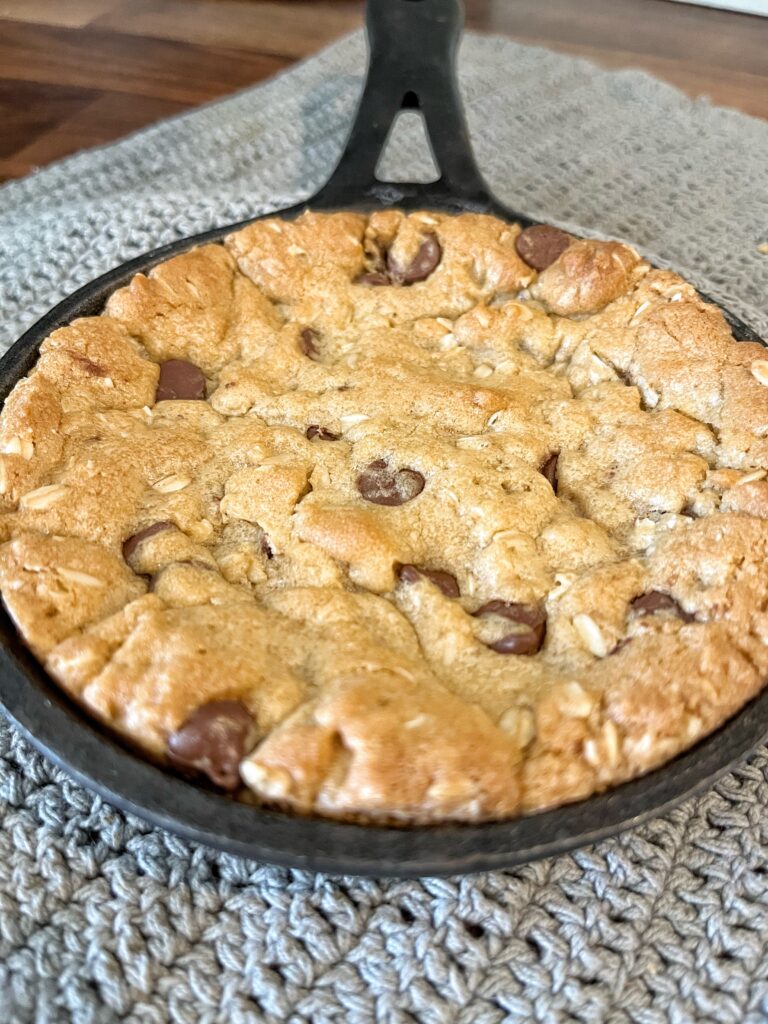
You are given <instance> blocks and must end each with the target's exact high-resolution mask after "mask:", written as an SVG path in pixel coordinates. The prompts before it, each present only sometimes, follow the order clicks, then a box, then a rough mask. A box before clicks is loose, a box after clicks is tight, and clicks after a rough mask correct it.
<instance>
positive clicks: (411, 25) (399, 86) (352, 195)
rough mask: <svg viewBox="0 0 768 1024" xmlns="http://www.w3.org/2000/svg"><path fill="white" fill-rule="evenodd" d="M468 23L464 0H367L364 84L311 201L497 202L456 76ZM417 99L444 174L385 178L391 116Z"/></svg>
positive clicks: (389, 203)
mask: <svg viewBox="0 0 768 1024" xmlns="http://www.w3.org/2000/svg"><path fill="white" fill-rule="evenodd" d="M463 23H464V11H463V7H462V4H461V0H368V3H367V8H366V29H367V33H368V45H369V50H370V58H369V66H368V76H367V79H366V82H365V88H364V89H363V94H362V97H361V99H360V103H359V105H358V108H357V113H356V115H355V120H354V123H353V125H352V130H351V132H350V133H349V137H348V139H347V142H346V145H345V147H344V152H343V153H342V156H341V159H340V160H339V162H338V164H337V166H336V169H335V170H334V172H333V174H332V175H331V177H330V179H329V180H328V182H327V183H326V184H325V185H324V186H323V187H322V188H321V189H320V191H319V192H318V193H317V195H315V196H314V197H313V198H312V199H310V200H309V202H308V205H310V206H312V207H315V208H317V207H326V208H327V207H338V206H344V205H348V204H350V203H357V202H363V203H364V202H366V201H370V202H374V203H376V204H377V205H380V204H381V205H386V206H392V205H396V204H397V203H399V202H402V201H403V199H406V200H408V199H410V200H412V201H414V200H415V201H425V202H429V201H435V200H441V201H443V202H444V203H450V201H451V200H454V201H459V202H461V204H462V206H463V208H465V209H466V208H467V206H472V205H475V204H476V205H477V206H478V207H485V206H488V205H489V204H492V203H493V198H492V197H491V195H490V193H489V191H488V189H487V187H486V185H485V183H484V181H483V179H482V176H481V174H480V172H479V170H478V169H477V164H476V163H475V158H474V155H473V153H472V146H471V144H470V141H469V133H468V131H467V125H466V121H465V119H464V110H463V107H462V103H461V97H460V95H459V89H458V85H457V81H456V50H457V47H458V42H459V38H460V35H461V29H462V26H463ZM414 96H415V98H416V101H414ZM413 106H418V107H419V108H420V109H421V112H422V114H423V116H424V121H425V127H426V129H427V134H428V137H429V139H430V142H431V146H432V152H433V156H434V159H435V163H436V164H437V167H438V168H439V171H440V178H439V179H438V181H435V182H431V183H429V184H423V183H415V182H413V183H407V182H406V183H401V182H386V183H385V182H381V181H379V180H378V179H377V178H376V165H377V163H378V160H379V157H380V155H381V152H382V150H383V148H384V146H385V144H386V141H387V138H388V136H389V132H390V129H391V127H392V122H393V121H394V119H395V117H396V116H397V114H398V113H399V111H400V110H402V109H403V108H404V107H413Z"/></svg>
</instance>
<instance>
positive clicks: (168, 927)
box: [0, 34, 768, 1024]
mask: <svg viewBox="0 0 768 1024" xmlns="http://www.w3.org/2000/svg"><path fill="white" fill-rule="evenodd" d="M364 61H365V56H364V47H363V40H362V37H361V36H360V35H359V34H357V35H354V36H351V37H349V38H347V39H344V40H342V41H340V42H339V43H337V44H335V45H334V46H332V47H331V48H329V49H328V50H326V51H325V52H323V53H322V54H320V55H318V56H317V57H315V58H313V59H311V60H309V61H308V62H306V63H304V64H302V65H300V66H298V67H296V68H295V69H292V70H291V71H289V72H287V73H285V74H283V75H281V76H280V77H278V78H276V79H274V80H272V81H270V82H268V83H266V84H264V85H261V86H258V87H257V88H255V89H252V90H248V91H246V92H244V93H241V94H239V95H237V96H234V97H232V98H230V99H227V100H224V101H222V102H220V103H217V104H215V105H212V106H209V107H205V108H202V109H200V110H197V111H195V112H193V113H190V114H187V115H184V116H182V117H178V118H175V119H173V120H171V121H167V122H164V123H161V124H159V125H156V126H154V127H152V128H149V129H147V130H144V131H142V132H140V133H139V134H137V135H135V136H133V137H131V138H129V139H126V140H124V141H122V142H119V143H117V144H116V145H113V146H109V147H106V148H103V149H98V150H92V151H89V152H84V153H81V154H79V155H77V156H74V157H72V158H70V159H68V160H65V161H63V162H61V163H59V164H57V165H55V166H53V167H51V168H48V169H46V170H44V171H41V172H39V173H37V174H34V175H32V176H30V177H28V178H26V179H24V180H22V181H19V182H12V183H10V184H8V185H6V186H5V187H4V188H3V189H2V190H0V311H2V320H1V321H0V340H1V341H2V345H3V347H6V346H7V345H8V344H10V343H11V342H12V341H13V340H14V339H15V338H16V337H17V336H18V335H19V334H20V333H21V331H22V330H23V329H24V328H25V327H27V326H28V325H30V324H31V323H33V322H34V321H35V320H36V319H37V318H38V317H39V316H40V315H41V314H42V313H43V312H44V311H45V310H46V309H48V308H49V307H50V306H51V305H52V304H53V303H54V302H56V301H57V300H58V299H60V298H62V297H63V296H64V295H66V294H68V293H69V292H71V291H72V290H74V288H76V287H77V286H79V285H81V284H84V283H85V282H87V281H89V280H90V279H92V278H93V277H95V276H96V275H97V274H100V273H102V272H103V271H105V270H107V269H109V268H110V267H112V266H114V265H116V264H118V263H120V262H122V261H124V260H127V259H129V258H131V257H133V256H136V255H138V254H140V253H142V252H144V251H146V250H148V249H151V248H153V247H155V246H157V245H159V244H161V243H163V242H166V241H170V240H172V239H175V238H178V237H181V236H184V235H188V234H192V233H194V232H198V231H203V230H205V229H207V228H210V227H214V226H216V225H219V224H226V223H228V222H231V221H236V220H239V219H242V218H245V217H247V216H249V215H252V214H256V213H260V212H265V211H267V210H270V209H276V208H280V207H283V206H288V205H290V204H292V203H294V202H296V201H298V200H299V199H301V198H303V197H304V196H307V195H309V194H311V193H312V192H313V191H314V190H315V189H316V188H317V187H318V186H319V184H320V183H321V182H322V181H323V179H324V178H325V177H326V176H327V174H328V173H329V171H330V169H331V167H332V166H333V163H334V160H335V157H336V156H337V154H338V152H339V151H340V148H341V145H342V142H343V139H344V134H345V129H346V127H347V126H348V124H349V119H350V117H351V114H352V111H353V109H354V105H355V100H356V97H357V95H358V93H359V90H360V86H361V73H362V68H363V67H364ZM460 68H461V78H462V89H463V93H464V97H465V101H466V104H467V113H468V118H469V122H470V128H471V131H472V136H473V140H474V143H475V146H476V151H477V155H478V160H479V163H480V165H481V167H482V168H483V170H484V172H485V174H486V177H487V179H488V181H489V183H490V185H491V187H492V188H493V189H494V190H495V192H496V194H497V195H498V196H499V197H500V198H501V199H502V200H503V201H505V202H507V203H508V204H509V205H510V206H511V207H513V208H516V209H519V210H522V211H524V212H526V213H528V214H530V215H531V216H534V217H541V218H542V219H547V220H551V221H555V222H557V223H559V224H561V225H563V226H566V227H572V228H573V229H574V230H579V231H581V232H582V233H586V234H591V233H592V234H603V235H607V236H613V237H620V238H624V239H626V240H629V241H631V242H632V243H633V244H634V245H635V246H636V247H637V248H638V249H640V250H641V251H642V252H643V253H644V254H646V255H648V256H650V257H651V258H653V259H654V260H656V261H657V262H658V263H661V264H663V265H664V264H668V265H671V266H674V267H675V268H676V269H678V270H679V271H680V272H681V273H683V274H684V275H685V276H687V277H688V278H689V279H690V280H691V281H692V282H693V283H694V284H697V285H699V286H700V287H702V288H703V289H705V290H706V291H707V292H709V293H710V294H711V295H713V296H715V297H716V298H718V299H719V300H721V301H723V302H724V303H725V304H726V305H728V306H730V307H731V308H732V309H733V310H734V311H735V312H736V313H738V314H739V315H741V316H742V317H743V318H744V319H745V320H747V321H748V322H749V323H751V324H752V325H753V326H754V327H756V328H757V329H758V330H761V331H763V332H766V331H768V301H767V300H766V297H767V296H768V257H766V256H761V255H760V254H759V253H758V252H757V246H758V244H759V243H761V242H765V241H768V216H767V215H768V124H765V123H763V122H761V121H758V120H755V119H751V118H748V117H746V116H744V115H742V114H739V113H737V112H735V111H731V110H725V109H719V108H715V107H712V106H710V105H709V104H708V103H707V102H705V101H697V102H692V101H690V100H688V99H687V98H685V97H684V96H682V95H681V94H680V93H679V92H677V91H676V90H675V89H673V88H671V87H670V86H667V85H665V84H662V83H661V82H658V81H656V80H654V79H652V78H650V77H649V76H647V75H645V74H643V73H641V72H635V71H622V72H607V71H603V70H598V69H597V68H595V67H593V66H591V65H589V64H587V63H585V62H583V61H580V60H576V59H574V58H571V57H565V56H562V55H557V54H553V53H550V52H548V51H545V50H540V49H535V48H527V47H522V46H519V45H516V44H514V43H511V42H509V41H506V40H503V39H499V38H494V37H480V36H474V35H468V36H467V37H466V38H465V40H464V43H463V46H462V51H461V63H460ZM426 163H427V165H428V161H426ZM424 165H425V159H424V156H423V154H422V153H421V151H420V149H419V140H418V135H417V134H416V133H414V132H413V131H410V130H405V131H404V132H403V133H402V134H399V135H398V137H397V139H396V141H395V142H394V143H393V147H392V148H391V150H390V151H389V152H388V154H387V167H388V169H389V170H396V171H398V172H399V174H400V175H402V174H403V173H418V172H420V171H421V170H423V169H424ZM0 801H1V804H0V812H1V813H2V828H1V830H0V1021H2V1022H8V1024H60V1022H61V1024H68V1022H76V1024H113V1022H117V1021H126V1022H131V1024H134V1022H135V1024H139V1022H140V1024H167V1022H172V1024H253V1022H262V1021H263V1022H267V1024H282V1022H285V1021H288V1022H290V1024H303V1022H313V1024H341V1022H344V1024H367V1022H370V1021H375V1022H377V1024H378V1022H380V1024H406V1022H413V1021H418V1022H423V1024H454V1022H455V1024H501V1022H507V1021H519V1022H528V1021H538V1022H546V1024H559V1022H570V1021H576V1022H583V1024H601V1022H611V1024H613V1022H616V1024H630V1022H632V1024H662V1022H666V1021H672V1022H674V1024H688V1022H694V1021H707V1022H709V1021H712V1022H718V1024H763V1022H766V1021H768V952H767V947H766V943H767V942H768V752H767V751H766V750H765V749H763V750H761V751H760V752H758V753H757V754H756V755H755V756H754V757H753V758H752V760H751V762H750V763H749V764H747V765H745V766H743V767H741V768H739V769H737V770H736V771H734V772H733V773H731V774H729V775H728V776H726V777H725V778H724V779H723V780H721V781H720V782H719V783H717V784H716V785H715V786H714V787H713V788H712V789H710V790H709V791H708V792H707V793H706V794H705V795H703V796H701V797H699V798H697V799H693V800H689V801H687V802H686V803H685V804H683V805H682V806H680V807H679V808H677V809H676V810H674V811H673V812H671V813H669V814H667V815H665V816H664V817H659V818H657V819H655V820H653V821H651V822H650V823H648V824H645V825H643V826H641V827H639V828H636V829H634V830H632V831H630V832H628V833H625V834H624V835H622V836H620V837H619V838H617V839H614V840H610V841H605V842H602V843H599V844H598V845H596V846H593V847H591V848H589V849H585V850H582V851H580V852H577V853H574V854H572V855H569V856H562V857H558V858H556V859H552V860H549V861H544V862H540V863H536V864H532V865H529V866H526V867H522V868H518V869H515V870H511V871H501V872H495V873H492V874H485V875H480V876H475V877H469V878H448V879H421V880H419V881H392V880H390V881H387V880H362V879H355V878H349V877H345V878H332V877H329V876H323V875H311V874H308V873H304V872H299V871H289V870H284V869H278V868H273V867H269V866H266V865H263V864H258V863H255V862H249V861H243V860H238V859H236V858H234V857H231V856H228V855H226V854H221V853H216V852H214V851H211V850H208V849H205V848H203V847H199V846H195V845H194V844H191V843H188V842H185V841H182V840H180V839H178V838H176V837H174V836H172V835H169V834H167V833H164V832H162V831H159V830H156V829H153V828H151V827H150V826H148V825H145V824H143V823H142V822H140V821H138V820H136V819H134V818H132V817H130V816H127V815H125V814H122V813H120V812H118V811H116V810H114V809H113V808H111V807H110V806H108V805H107V804H105V803H104V802H103V801H102V800H101V799H99V798H97V797H94V796H93V795H92V794H90V793H89V792H87V791H85V790H83V789H81V788H80V787H79V786H77V785H75V784H74V783H73V782H72V781H70V780H69V779H68V777H67V776H66V774H64V773H63V772H61V771H59V770H58V769H55V768H53V767H52V766H51V765H50V764H49V763H48V762H47V761H45V760H44V759H43V758H42V757H40V756H39V755H38V754H36V753H35V752H34V751H33V750H32V749H31V747H30V746H29V745H28V744H27V743H26V742H25V741H24V740H23V739H22V738H21V737H20V736H19V735H18V734H17V733H16V732H15V731H14V730H13V729H12V728H11V727H10V726H9V725H8V724H7V723H5V721H4V720H0Z"/></svg>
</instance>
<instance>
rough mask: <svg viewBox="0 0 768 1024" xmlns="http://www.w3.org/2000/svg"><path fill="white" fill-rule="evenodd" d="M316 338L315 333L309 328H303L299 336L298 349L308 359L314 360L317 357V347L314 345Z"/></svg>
mask: <svg viewBox="0 0 768 1024" xmlns="http://www.w3.org/2000/svg"><path fill="white" fill-rule="evenodd" d="M317 337H318V335H317V331H313V330H312V328H311V327H305V328H304V330H303V331H302V332H301V334H300V335H299V348H300V349H301V351H302V352H303V353H304V355H305V356H306V357H307V358H308V359H314V358H315V356H317V355H319V352H318V348H317V345H315V342H316V341H317Z"/></svg>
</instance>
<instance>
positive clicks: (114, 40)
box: [0, 0, 768, 180]
mask: <svg viewBox="0 0 768 1024" xmlns="http://www.w3.org/2000/svg"><path fill="white" fill-rule="evenodd" d="M465 6H466V9H467V24H468V25H469V26H470V27H472V28H477V29H481V30H483V31H489V32H501V33H504V34H506V35H508V36H510V37H512V38H514V39H518V40H520V41H522V42H525V43H533V44H536V45H542V46H548V47H551V48H553V49H556V50H562V51H564V52H567V53H575V54H581V55H584V56H586V57H589V58H591V59H592V60H595V61H597V62H598V63H600V64H603V65H605V66H607V67H641V68H646V69H647V70H649V71H651V72H652V73H653V74H655V75H657V76H658V77H660V78H664V79H666V80H667V81H669V82H672V83H674V84H675V85H678V86H679V87H680V88H682V89H684V90H685V91H686V92H688V93H689V94H690V95H691V96H699V95H707V96H709V97H710V98H711V99H712V100H713V101H714V102H715V103H720V104H725V105H728V106H733V107H737V108H739V109H740V110H744V111H746V112H747V113H750V114H755V115H757V116H759V117H765V118H768V18H758V17H750V16H748V15H740V14H733V13H728V12H724V11H716V10H712V9H709V8H705V7H694V6H690V5H687V4H678V3H671V2H668V0H466V3H465ZM362 10H363V5H362V0H286V2H261V0H0V118H2V130H0V180H3V179H6V178H11V177H17V176H20V175H23V174H27V173H28V172H29V171H30V170H31V169H32V168H34V167H37V166H42V165H45V164H46V163H49V162H50V161H52V160H56V159H58V158H60V157H63V156H66V155H67V154H69V153H72V152H75V151H76V150H78V149H81V148H83V147H86V146H94V145H97V144H100V143H104V142H108V141H110V140H112V139H115V138H119V137H120V136H122V135H125V134H127V133H128V132H131V131H134V130H135V129H137V128H140V127H141V126H143V125H145V124H149V123H151V122H153V121H156V120H158V119H160V118H163V117H167V116H169V115H170V114H175V113H178V112H179V111H182V110H185V109H187V108H188V107H192V106H195V105H196V104H199V103H203V102H205V101H206V100H211V99H215V98H217V97H220V96H225V95H227V94H228V93H231V92H234V91H235V90H237V89H241V88H243V87H244V86H246V85H249V84H251V83H254V82H258V81H260V80H261V79H263V78H267V77H268V76H269V75H272V74H274V73H275V72H276V71H279V70H281V69H282V68H285V67H287V66H288V65H290V64H291V63H293V62H294V61H295V60H297V59H299V58H302V57H305V56H307V55H308V54H311V53H313V52H314V51H315V50H317V49H319V48H320V47H321V46H324V45H325V44H327V43H329V42H330V41H331V40H333V39H335V38H337V37H338V36H340V35H342V34H343V33H345V32H348V31H350V30H351V29H353V28H355V27H357V26H358V25H360V24H361V23H362Z"/></svg>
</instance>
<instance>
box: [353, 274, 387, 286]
mask: <svg viewBox="0 0 768 1024" xmlns="http://www.w3.org/2000/svg"><path fill="white" fill-rule="evenodd" d="M391 283H392V282H391V281H390V280H389V277H388V276H387V275H386V274H358V275H357V277H356V278H355V279H354V280H353V282H352V284H370V285H374V286H378V285H382V284H391Z"/></svg>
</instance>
